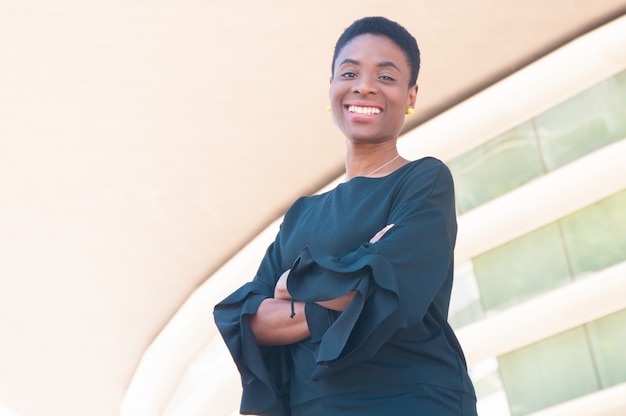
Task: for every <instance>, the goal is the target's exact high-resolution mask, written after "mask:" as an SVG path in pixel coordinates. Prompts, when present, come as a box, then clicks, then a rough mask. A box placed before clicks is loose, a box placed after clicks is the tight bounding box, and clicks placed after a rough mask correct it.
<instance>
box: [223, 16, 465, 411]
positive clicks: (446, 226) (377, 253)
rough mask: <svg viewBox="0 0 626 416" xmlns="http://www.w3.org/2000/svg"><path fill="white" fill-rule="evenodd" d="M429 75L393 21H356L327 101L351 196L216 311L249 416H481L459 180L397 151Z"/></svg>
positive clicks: (301, 227)
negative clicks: (470, 359)
mask: <svg viewBox="0 0 626 416" xmlns="http://www.w3.org/2000/svg"><path fill="white" fill-rule="evenodd" d="M419 65H420V61H419V49H418V47H417V43H416V41H415V39H414V38H413V36H411V35H410V34H409V33H408V32H407V31H406V30H405V29H404V28H403V27H402V26H400V25H398V24H397V23H395V22H392V21H390V20H388V19H385V18H382V17H369V18H364V19H361V20H358V21H356V22H354V23H353V24H352V25H351V26H350V27H349V28H348V29H346V31H345V32H344V33H343V34H342V35H341V37H340V38H339V40H338V42H337V45H336V47H335V53H334V56H333V65H332V76H331V80H330V93H329V96H330V102H331V109H332V110H331V111H332V116H333V119H334V121H335V123H336V124H337V126H338V127H339V129H340V130H341V131H342V132H343V134H344V136H345V141H346V174H345V178H344V182H343V183H340V184H338V185H337V186H336V187H335V188H334V189H332V190H330V191H328V192H325V193H322V194H320V195H315V196H310V197H303V198H300V199H298V200H297V201H296V202H295V203H294V204H293V205H292V206H291V207H290V208H289V210H288V211H287V212H286V214H285V217H284V220H283V223H282V225H281V227H280V230H279V232H278V235H277V236H276V238H275V240H274V242H273V243H272V244H271V245H270V246H269V248H268V249H267V252H266V254H265V257H264V258H263V260H262V262H261V265H260V267H259V269H258V271H257V274H256V276H254V279H253V280H252V281H251V282H249V283H246V284H244V285H243V286H241V287H240V288H239V289H237V290H235V291H234V292H233V293H232V294H231V295H230V296H228V297H227V298H226V299H224V300H223V301H222V302H220V303H219V304H218V305H216V307H215V310H214V315H215V320H216V323H217V326H218V328H219V330H220V333H221V334H222V336H223V338H224V340H225V341H226V345H227V347H228V349H229V350H230V353H231V355H232V357H233V359H234V361H235V363H236V365H237V367H238V369H239V372H240V374H241V379H242V385H243V396H242V401H241V409H240V410H241V412H242V413H244V414H260V415H293V416H312V415H318V414H323V415H326V416H350V415H354V416H356V415H359V416H368V415H369V416H374V415H376V416H378V415H381V414H393V415H398V416H409V415H415V414H425V415H438V416H446V415H450V416H453V415H454V416H474V415H476V399H475V394H474V389H473V387H472V383H471V381H470V379H469V376H468V374H467V368H466V364H465V359H464V356H463V352H462V351H461V347H460V345H459V343H458V342H457V340H456V337H455V335H454V333H453V331H452V329H451V327H450V326H449V325H448V323H447V314H448V307H449V302H450V291H451V288H452V278H453V276H452V275H453V269H454V262H453V250H454V245H455V240H456V215H455V208H454V187H453V184H452V177H451V175H450V172H449V170H448V168H447V167H446V166H445V165H444V164H443V163H442V162H441V161H439V160H437V159H434V158H431V157H425V158H422V159H419V160H415V161H409V160H407V159H404V158H402V157H401V156H400V154H399V153H398V150H397V140H398V135H399V133H400V130H401V128H402V124H403V121H404V117H405V115H406V114H407V113H410V111H408V110H409V109H412V108H413V106H414V104H415V99H416V96H417V91H418V88H417V84H416V80H417V74H418V72H419Z"/></svg>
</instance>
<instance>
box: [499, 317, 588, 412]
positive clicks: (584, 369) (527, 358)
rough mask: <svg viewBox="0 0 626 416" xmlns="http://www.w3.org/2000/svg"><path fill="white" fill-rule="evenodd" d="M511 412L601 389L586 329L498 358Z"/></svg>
mask: <svg viewBox="0 0 626 416" xmlns="http://www.w3.org/2000/svg"><path fill="white" fill-rule="evenodd" d="M498 361H499V367H500V375H501V377H502V381H503V383H504V388H505V390H506V393H507V398H508V401H509V405H510V407H511V414H512V415H514V416H516V415H526V414H528V413H531V412H534V411H537V410H540V409H544V408H546V407H550V406H553V405H556V404H558V403H562V402H565V401H568V400H571V399H573V398H576V397H579V396H583V395H586V394H589V393H592V392H594V391H596V390H598V389H599V385H598V382H597V377H596V375H595V372H594V368H593V360H592V358H591V352H590V351H589V348H588V344H587V341H586V337H585V332H584V330H583V328H581V327H578V328H574V329H572V330H569V331H566V332H563V333H561V334H558V335H556V336H553V337H550V338H547V339H545V340H542V341H540V342H537V343H535V344H532V345H529V346H526V347H524V348H521V349H519V350H516V351H513V352H511V353H508V354H506V355H503V356H501V357H499V358H498Z"/></svg>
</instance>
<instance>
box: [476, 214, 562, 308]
mask: <svg viewBox="0 0 626 416" xmlns="http://www.w3.org/2000/svg"><path fill="white" fill-rule="evenodd" d="M473 263H474V273H475V274H476V281H477V283H478V287H479V288H480V294H481V300H482V303H483V307H484V308H485V310H493V309H501V308H504V307H507V306H511V305H512V304H515V303H518V302H520V301H523V300H525V299H527V298H529V297H532V296H535V295H537V294H540V293H543V292H547V291H549V290H551V289H554V288H555V287H558V286H560V285H562V284H564V283H566V282H569V281H570V280H571V276H570V272H569V269H568V265H567V258H566V255H565V250H564V248H563V244H562V240H561V237H560V233H559V228H558V225H557V224H556V223H553V224H549V225H547V226H545V227H542V228H540V229H538V230H535V231H533V232H531V233H529V234H526V235H524V236H522V237H520V238H517V239H515V240H513V241H510V242H508V243H506V244H503V245H501V246H499V247H497V248H495V249H493V250H491V251H488V252H486V253H483V254H481V255H479V256H477V257H475V258H474V259H473Z"/></svg>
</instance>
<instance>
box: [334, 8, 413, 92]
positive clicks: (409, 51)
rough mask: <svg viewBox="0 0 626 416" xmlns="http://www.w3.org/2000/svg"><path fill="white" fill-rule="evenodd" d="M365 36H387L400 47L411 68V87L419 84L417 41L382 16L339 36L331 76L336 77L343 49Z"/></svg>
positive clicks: (349, 29)
mask: <svg viewBox="0 0 626 416" xmlns="http://www.w3.org/2000/svg"><path fill="white" fill-rule="evenodd" d="M365 34H371V35H382V36H386V37H388V38H389V39H390V40H391V41H392V42H393V43H395V44H396V45H398V47H399V48H400V49H402V50H403V51H404V54H405V55H406V58H407V63H408V64H409V67H410V68H411V79H410V85H411V86H413V85H415V84H416V83H417V74H418V73H419V70H420V50H419V48H418V47H417V41H416V40H415V38H414V37H413V35H411V34H410V33H409V31H408V30H406V29H405V28H404V27H403V26H401V25H400V24H398V23H396V22H394V21H392V20H389V19H387V18H385V17H380V16H371V17H364V18H362V19H359V20H357V21H355V22H354V23H352V24H351V25H350V26H348V28H347V29H346V30H344V32H343V33H342V34H341V36H339V39H337V43H336V44H335V53H334V54H333V63H332V67H331V74H332V75H333V76H334V75H335V61H336V60H337V55H339V52H341V50H342V49H343V47H344V46H346V44H347V43H348V42H350V41H351V40H352V39H354V38H355V37H357V36H359V35H365Z"/></svg>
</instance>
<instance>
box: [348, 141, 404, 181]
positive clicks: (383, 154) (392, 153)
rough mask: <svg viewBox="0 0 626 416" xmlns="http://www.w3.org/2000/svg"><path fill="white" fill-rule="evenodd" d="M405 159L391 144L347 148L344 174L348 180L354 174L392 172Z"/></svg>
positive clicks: (370, 174)
mask: <svg viewBox="0 0 626 416" xmlns="http://www.w3.org/2000/svg"><path fill="white" fill-rule="evenodd" d="M404 163H405V160H404V159H403V158H401V157H400V155H399V154H398V150H397V148H396V146H395V143H393V145H391V146H390V145H386V146H376V147H368V148H366V149H364V148H354V147H350V148H348V151H347V154H346V176H345V180H346V181H348V180H350V179H352V178H354V177H356V176H364V177H380V176H385V175H387V174H389V173H390V172H393V171H394V170H395V169H397V168H398V167H399V166H401V165H403V164H404Z"/></svg>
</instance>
